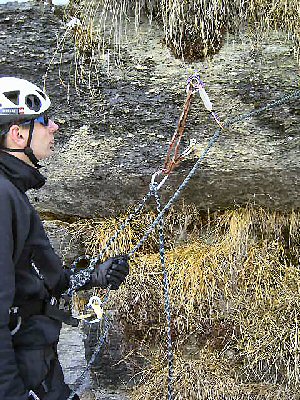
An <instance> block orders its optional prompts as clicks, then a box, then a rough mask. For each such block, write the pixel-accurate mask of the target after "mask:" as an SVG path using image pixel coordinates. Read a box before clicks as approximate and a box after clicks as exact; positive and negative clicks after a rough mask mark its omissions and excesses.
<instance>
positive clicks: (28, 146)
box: [1, 119, 42, 169]
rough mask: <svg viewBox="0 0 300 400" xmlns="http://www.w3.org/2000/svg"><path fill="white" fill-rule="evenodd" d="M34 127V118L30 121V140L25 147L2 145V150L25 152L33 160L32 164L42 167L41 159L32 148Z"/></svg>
mask: <svg viewBox="0 0 300 400" xmlns="http://www.w3.org/2000/svg"><path fill="white" fill-rule="evenodd" d="M33 129H34V120H33V119H32V120H31V121H30V128H29V135H28V140H27V144H26V147H25V149H8V148H6V147H2V148H1V149H2V150H6V151H8V152H9V153H24V154H25V155H26V156H27V157H28V158H29V160H30V161H31V162H32V164H33V165H34V166H35V167H36V168H38V169H39V168H41V167H42V166H41V165H40V164H39V160H38V159H37V158H36V156H35V155H34V153H33V150H32V148H31V147H30V144H31V140H32V135H33Z"/></svg>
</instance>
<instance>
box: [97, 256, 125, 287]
mask: <svg viewBox="0 0 300 400" xmlns="http://www.w3.org/2000/svg"><path fill="white" fill-rule="evenodd" d="M128 274H129V265H128V257H127V256H116V257H112V258H109V259H108V260H106V261H105V262H104V263H103V264H98V265H96V267H95V271H94V272H93V273H92V275H91V282H90V283H91V286H92V287H99V286H100V287H101V288H104V289H105V288H107V287H108V286H109V285H110V286H111V289H113V290H116V289H118V288H119V287H120V285H121V283H123V282H124V281H125V278H126V276H127V275H128Z"/></svg>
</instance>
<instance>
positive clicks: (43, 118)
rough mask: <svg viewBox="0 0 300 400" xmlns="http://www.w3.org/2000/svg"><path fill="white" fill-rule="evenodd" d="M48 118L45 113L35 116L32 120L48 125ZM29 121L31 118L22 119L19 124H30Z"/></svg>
mask: <svg viewBox="0 0 300 400" xmlns="http://www.w3.org/2000/svg"><path fill="white" fill-rule="evenodd" d="M49 119H50V118H49V117H48V115H47V114H42V115H39V116H38V117H37V118H34V119H33V120H34V122H38V123H40V124H42V125H43V126H48V125H49ZM30 122H31V120H28V121H22V122H21V123H20V125H30Z"/></svg>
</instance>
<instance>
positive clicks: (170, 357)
mask: <svg viewBox="0 0 300 400" xmlns="http://www.w3.org/2000/svg"><path fill="white" fill-rule="evenodd" d="M151 188H152V192H153V195H154V197H155V200H156V205H157V212H158V213H159V214H160V212H161V201H160V196H159V193H158V190H157V184H156V183H154V184H152V186H151ZM159 255H160V262H161V267H162V273H163V289H164V308H165V314H166V320H167V356H168V400H172V399H173V389H172V382H173V359H174V356H173V345H172V336H171V305H170V294H169V293H170V285H169V277H168V271H167V268H166V259H165V240H164V220H163V218H161V219H160V221H159Z"/></svg>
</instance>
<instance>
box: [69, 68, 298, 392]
mask: <svg viewBox="0 0 300 400" xmlns="http://www.w3.org/2000/svg"><path fill="white" fill-rule="evenodd" d="M189 79H192V80H193V87H194V89H192V88H191V84H192V83H191V82H189V81H188V84H190V86H188V87H189V89H188V96H187V99H186V102H185V107H184V111H183V113H182V115H181V117H180V120H179V123H178V129H177V131H178V132H179V133H178V135H175V134H174V135H173V138H172V141H171V145H170V146H171V147H172V148H171V150H170V149H169V151H168V155H167V157H169V158H168V160H170V161H168V162H167V163H166V162H165V168H164V171H165V172H166V171H168V170H169V173H170V172H171V171H172V170H173V168H174V167H175V166H176V165H177V163H178V161H179V158H180V156H179V155H178V153H179V150H178V149H179V144H180V135H181V137H182V135H183V131H184V127H185V122H186V118H187V114H188V111H189V107H190V103H191V98H192V95H193V93H192V92H193V90H195V91H198V92H199V94H200V97H201V98H202V100H203V102H204V105H205V107H206V108H207V110H208V111H209V112H210V113H211V115H212V116H213V118H214V119H215V121H216V122H217V124H218V129H217V130H216V131H215V132H214V134H213V136H212V137H211V139H210V140H209V142H208V144H207V146H206V148H205V149H204V150H203V151H202V153H201V154H199V157H198V159H197V161H196V162H195V164H194V166H193V167H192V168H191V170H190V171H189V173H188V174H187V176H186V177H185V178H184V180H183V181H182V183H181V184H180V185H179V186H178V188H177V190H176V191H175V192H174V194H173V195H172V196H171V197H170V199H169V201H168V202H167V203H166V204H165V206H164V207H163V208H162V207H161V205H160V200H159V197H158V189H160V188H161V187H162V186H163V184H164V183H165V181H166V179H167V177H168V175H167V176H166V177H164V178H163V179H162V181H161V182H160V183H159V184H157V182H156V178H157V177H158V176H159V175H160V174H161V173H162V171H158V172H156V173H155V174H154V175H153V176H152V179H151V184H150V190H149V192H148V193H147V195H146V196H144V198H143V200H142V201H141V203H140V204H139V205H138V206H137V207H136V208H135V210H134V211H133V213H131V214H130V215H129V217H128V218H127V219H126V221H124V222H123V223H122V224H121V225H120V228H119V229H118V230H117V231H115V233H114V235H113V236H112V237H111V238H110V239H109V240H108V241H107V243H106V245H105V246H104V248H103V250H102V252H101V253H100V254H99V255H98V256H97V257H94V258H91V259H90V265H89V267H88V268H87V269H86V270H84V271H80V273H78V274H76V276H75V274H74V275H73V279H71V288H70V290H69V291H68V294H69V295H72V293H74V291H75V290H78V289H79V288H80V287H81V286H84V285H85V284H86V283H87V282H88V280H89V277H90V273H91V272H92V271H93V270H94V267H95V265H96V264H97V263H99V262H100V261H101V260H102V258H103V256H104V254H105V253H106V251H107V250H108V249H109V247H110V246H111V245H112V243H113V242H114V241H115V240H116V239H117V237H118V236H119V234H120V233H121V232H122V231H123V230H124V228H125V227H126V226H127V225H128V224H129V223H130V221H131V220H132V219H133V218H134V217H135V216H136V215H138V214H139V213H140V212H141V211H142V209H143V207H144V206H145V204H146V202H147V201H148V200H149V199H150V197H151V196H153V195H154V196H155V199H156V202H157V210H158V215H157V217H156V218H155V220H154V221H153V222H152V224H151V225H150V226H149V227H148V229H147V230H146V232H145V234H144V236H143V237H142V238H141V239H140V241H139V242H138V243H137V244H136V246H135V247H134V248H133V249H132V250H131V251H130V252H129V253H128V258H130V257H131V256H133V255H134V254H135V252H136V251H137V250H138V249H139V248H140V247H141V246H142V245H143V244H144V242H145V241H146V240H147V239H148V237H149V236H150V234H151V233H152V231H153V230H154V229H155V228H156V227H157V226H160V255H161V262H162V266H163V275H164V295H165V311H166V317H167V323H168V362H169V380H168V399H169V400H171V399H172V374H173V369H172V364H173V354H172V340H171V335H170V322H171V317H170V315H171V314H170V302H169V294H168V279H167V275H166V270H165V260H164V242H163V224H162V220H163V216H164V215H165V214H166V213H167V212H168V210H169V209H170V208H171V206H172V205H173V204H174V203H175V201H176V200H177V199H178V197H179V195H180V194H181V192H182V190H183V189H184V188H185V187H186V186H187V184H188V183H189V181H190V180H191V178H192V177H193V176H194V175H195V173H196V172H197V170H198V169H199V167H200V165H201V164H202V161H203V159H204V158H205V157H206V156H207V154H208V153H209V151H210V149H211V148H212V147H213V146H214V144H215V143H216V142H217V140H218V138H219V136H220V134H221V131H222V130H223V129H226V128H228V127H230V126H232V125H233V124H236V123H238V122H241V121H243V120H246V119H250V118H252V117H254V116H256V115H260V114H262V113H264V112H265V111H268V110H271V109H273V108H275V107H278V106H280V105H282V104H285V103H287V102H288V101H290V100H295V99H300V90H297V91H295V92H293V93H292V94H290V95H286V96H283V97H282V98H281V99H279V100H277V101H274V102H272V103H270V104H268V105H266V106H264V107H261V108H259V109H256V110H254V111H251V112H248V113H245V114H242V115H239V116H237V117H236V118H233V119H231V120H229V121H227V122H226V123H224V124H223V123H221V121H220V119H219V117H218V116H217V114H216V113H215V112H214V111H213V108H212V105H211V102H210V100H209V97H208V96H207V94H206V92H205V90H204V83H203V82H202V81H201V80H200V78H199V76H198V74H195V75H193V76H192V77H190V78H189ZM182 128H183V129H182ZM175 136H176V137H175ZM173 139H174V140H173ZM193 145H194V146H195V143H194V144H193ZM173 149H174V153H173V158H172V159H171V153H172V150H173ZM189 153H190V152H188V154H189ZM184 154H185V153H184ZM174 155H175V158H174ZM165 178H166V179H165ZM83 258H87V256H83V257H79V258H78V259H76V260H75V261H74V263H73V265H72V269H73V271H75V270H76V265H77V263H78V262H79V261H80V260H81V259H83ZM108 296H109V290H108V291H107V293H106V296H105V299H104V300H103V301H102V303H101V304H102V306H103V305H104V304H105V302H106V301H107V300H108ZM103 321H104V327H103V334H102V336H101V337H100V340H99V344H98V346H97V348H96V350H95V351H94V353H93V355H92V357H91V359H90V361H89V363H88V365H87V367H86V369H85V370H84V371H83V373H82V374H81V375H80V377H79V378H78V379H77V380H76V382H75V383H74V389H73V391H72V393H71V395H70V396H69V398H68V400H71V399H72V397H73V395H74V394H75V393H76V390H78V388H79V387H80V385H81V384H80V382H81V381H82V379H83V377H84V376H85V374H86V373H87V372H88V370H89V368H90V367H91V365H92V364H93V362H94V361H95V359H96V357H97V355H98V353H99V352H100V350H101V348H102V345H103V343H104V342H105V340H106V336H107V333H108V327H109V321H108V317H107V316H106V315H105V312H104V314H103Z"/></svg>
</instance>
